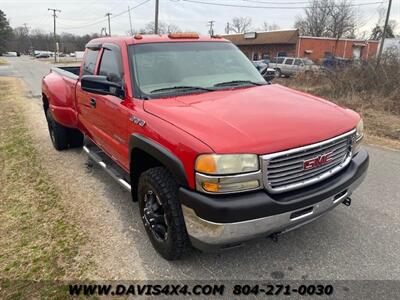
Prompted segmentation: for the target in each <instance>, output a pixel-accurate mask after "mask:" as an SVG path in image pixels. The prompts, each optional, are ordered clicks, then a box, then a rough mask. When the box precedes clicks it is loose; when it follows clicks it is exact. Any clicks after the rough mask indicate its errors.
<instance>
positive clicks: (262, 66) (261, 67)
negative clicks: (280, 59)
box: [252, 60, 268, 73]
mask: <svg viewBox="0 0 400 300" xmlns="http://www.w3.org/2000/svg"><path fill="white" fill-rule="evenodd" d="M252 63H253V65H254V66H255V67H256V68H257V70H258V71H259V72H260V73H262V72H263V71H264V70H266V69H267V68H268V64H266V63H265V62H264V61H262V60H253V61H252Z"/></svg>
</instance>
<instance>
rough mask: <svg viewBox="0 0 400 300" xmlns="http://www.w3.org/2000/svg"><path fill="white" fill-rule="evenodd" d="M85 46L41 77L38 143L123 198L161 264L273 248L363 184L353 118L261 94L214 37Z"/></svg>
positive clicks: (283, 90)
mask: <svg viewBox="0 0 400 300" xmlns="http://www.w3.org/2000/svg"><path fill="white" fill-rule="evenodd" d="M86 47H87V48H86V53H85V56H84V60H83V62H82V66H81V67H80V69H79V68H77V67H75V68H71V67H69V68H52V69H51V72H50V73H49V74H48V75H46V76H45V77H44V78H43V81H42V95H43V98H42V100H43V108H44V113H45V117H46V119H47V122H48V127H49V133H50V139H51V141H52V143H53V146H54V148H55V149H57V150H65V149H68V148H72V147H83V150H84V151H85V152H86V153H87V154H88V155H89V156H90V157H91V158H92V159H93V160H94V161H95V162H96V163H98V164H99V165H100V166H101V167H102V168H103V169H104V170H105V171H106V172H107V173H108V174H109V175H110V176H111V177H112V178H114V179H115V180H116V182H118V183H119V184H121V186H122V187H123V188H125V189H126V190H128V191H130V192H131V194H132V197H133V200H134V201H137V202H139V212H140V218H141V220H142V222H143V225H144V228H145V231H146V233H147V235H148V238H149V239H150V241H151V243H152V245H153V246H154V248H155V249H156V250H157V251H158V252H159V253H160V255H162V256H163V257H164V258H166V259H169V260H172V259H178V258H179V257H180V256H181V255H182V254H183V253H184V250H185V248H186V247H187V246H188V245H193V246H195V247H197V248H199V249H202V250H204V251H209V250H211V251H215V250H222V249H227V248H231V247H237V246H240V245H241V244H243V243H244V242H246V241H249V240H252V239H254V238H265V237H267V236H270V237H271V238H273V239H276V238H277V237H278V236H279V235H280V234H283V233H285V232H287V231H290V230H293V229H295V228H298V227H300V226H302V225H304V224H306V223H309V222H311V221H313V220H315V219H317V218H319V217H321V216H322V215H324V214H326V213H327V212H329V211H330V210H332V209H333V208H335V207H336V206H338V205H339V204H340V203H343V204H345V205H346V206H349V205H350V203H351V199H350V196H351V194H352V192H353V191H354V189H355V188H356V187H357V186H358V185H359V184H360V183H361V182H362V180H363V179H364V177H365V175H366V171H367V168H368V161H369V158H368V153H367V152H366V150H364V149H363V148H361V147H360V143H361V140H362V138H363V122H362V119H361V118H360V116H359V115H358V114H357V113H356V112H354V111H352V110H350V109H346V108H342V107H340V106H337V105H335V104H333V103H330V102H328V101H325V100H322V99H320V98H318V97H315V96H312V95H309V94H306V93H301V92H299V91H294V90H291V89H290V88H287V87H284V86H281V85H278V84H267V82H266V81H265V80H264V79H263V77H262V76H261V74H259V72H258V71H257V70H256V69H255V68H254V66H252V65H251V63H250V61H249V60H248V59H247V58H246V57H245V56H244V55H243V53H242V52H241V51H240V50H239V49H238V48H237V47H236V46H234V45H233V44H232V43H231V42H229V41H227V40H225V39H222V38H219V37H209V36H197V35H196V34H193V33H190V34H184V33H179V34H169V35H157V36H153V35H150V36H146V35H136V36H135V37H133V38H132V37H126V38H123V37H104V38H99V39H94V40H92V41H90V42H89V43H88V44H87V45H86ZM227 60H229V62H230V63H225V62H226V61H227ZM54 176H56V175H54ZM55 180H56V179H55ZM82 188H84V185H82ZM321 230H322V229H321ZM320 234H324V233H323V232H321V233H320ZM326 234H328V233H326Z"/></svg>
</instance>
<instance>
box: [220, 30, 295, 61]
mask: <svg viewBox="0 0 400 300" xmlns="http://www.w3.org/2000/svg"><path fill="white" fill-rule="evenodd" d="M223 37H224V38H226V39H227V40H230V41H231V42H232V43H234V44H235V45H236V46H238V47H239V49H240V50H242V51H243V53H244V54H246V56H247V57H248V58H250V59H251V60H259V59H262V58H265V57H266V56H269V57H275V56H277V55H278V54H279V56H294V55H295V53H296V44H297V40H298V37H299V32H298V30H296V29H289V30H276V31H265V32H247V33H240V34H227V35H223Z"/></svg>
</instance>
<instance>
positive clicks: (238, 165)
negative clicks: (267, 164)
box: [195, 154, 259, 175]
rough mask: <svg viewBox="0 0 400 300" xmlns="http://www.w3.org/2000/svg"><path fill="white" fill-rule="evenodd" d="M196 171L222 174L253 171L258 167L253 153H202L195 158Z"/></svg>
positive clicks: (256, 158) (256, 157)
mask: <svg viewBox="0 0 400 300" xmlns="http://www.w3.org/2000/svg"><path fill="white" fill-rule="evenodd" d="M195 169H196V171H197V172H200V173H204V174H213V175H216V174H218V175H223V174H238V173H246V172H254V171H257V170H258V169H259V166H258V156H257V155H255V154H203V155H200V156H199V157H198V158H197V160H196V167H195Z"/></svg>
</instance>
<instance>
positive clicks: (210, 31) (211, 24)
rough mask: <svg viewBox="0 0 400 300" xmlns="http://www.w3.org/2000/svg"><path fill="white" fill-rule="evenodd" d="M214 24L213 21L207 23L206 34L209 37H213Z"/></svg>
mask: <svg viewBox="0 0 400 300" xmlns="http://www.w3.org/2000/svg"><path fill="white" fill-rule="evenodd" d="M214 23H215V21H209V22H208V26H209V30H208V33H209V34H210V36H213V35H214Z"/></svg>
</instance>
